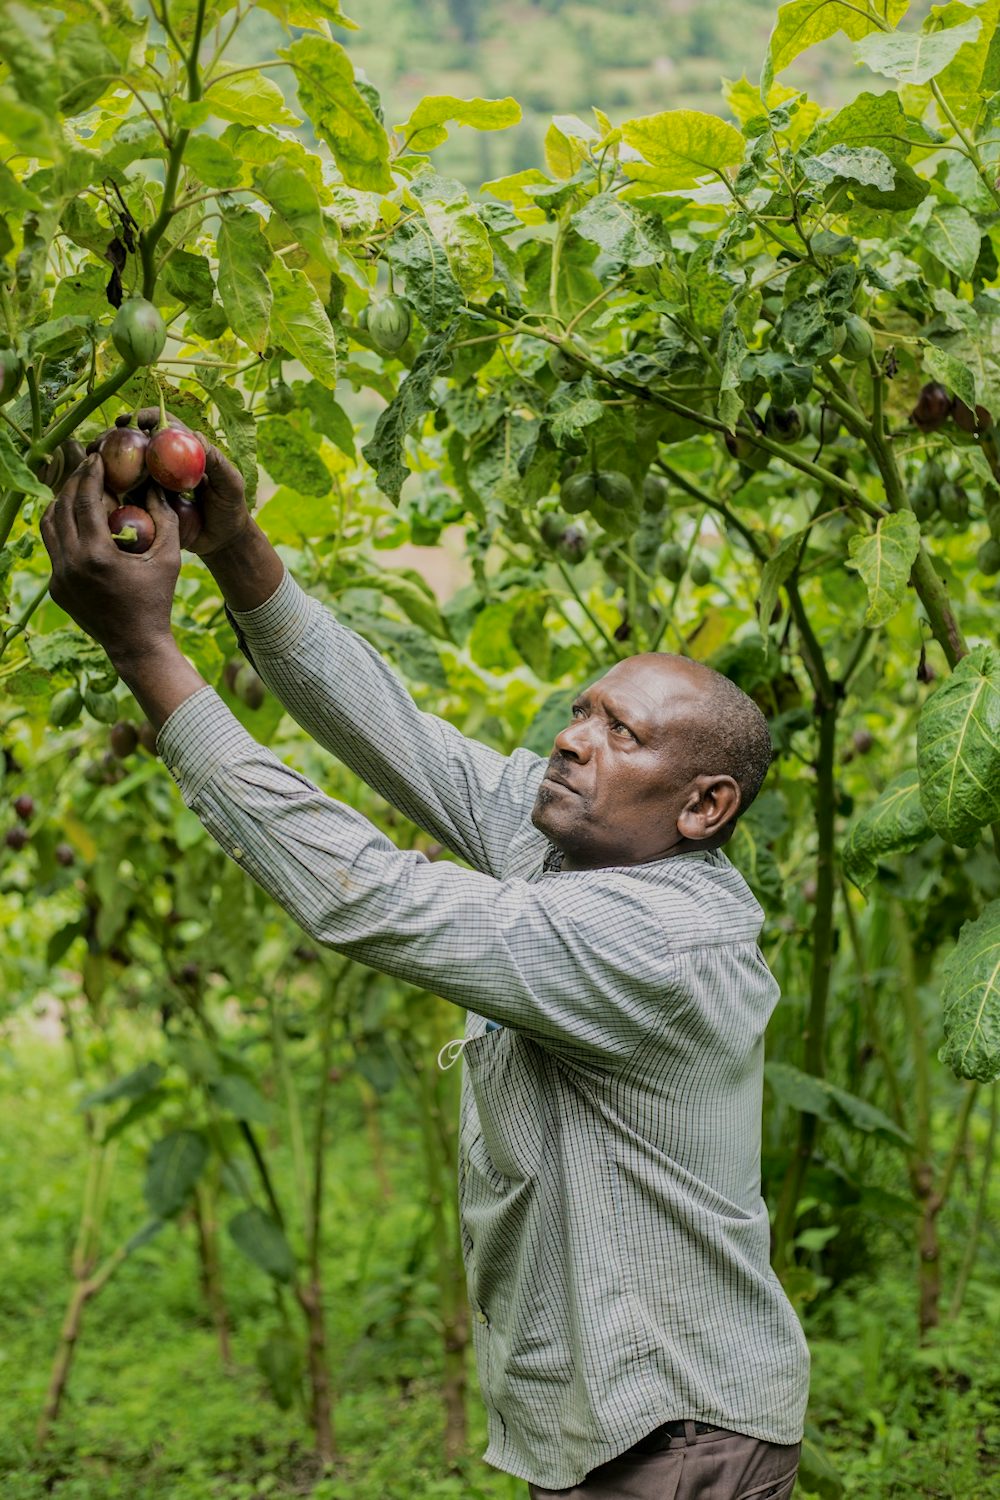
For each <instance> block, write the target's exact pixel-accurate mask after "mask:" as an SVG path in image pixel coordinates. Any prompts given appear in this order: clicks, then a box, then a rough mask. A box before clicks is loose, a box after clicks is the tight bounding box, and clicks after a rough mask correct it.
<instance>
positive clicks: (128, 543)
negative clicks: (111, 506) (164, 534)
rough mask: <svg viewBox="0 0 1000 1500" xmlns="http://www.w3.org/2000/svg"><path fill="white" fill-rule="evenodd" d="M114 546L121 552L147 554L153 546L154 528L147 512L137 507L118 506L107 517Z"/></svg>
mask: <svg viewBox="0 0 1000 1500" xmlns="http://www.w3.org/2000/svg"><path fill="white" fill-rule="evenodd" d="M108 525H109V527H110V528H111V535H112V537H113V538H114V543H115V546H116V547H118V548H120V550H121V551H122V552H135V553H139V552H148V551H149V549H150V547H151V546H152V545H153V538H154V537H155V535H156V527H155V526H154V525H153V518H152V516H151V515H150V514H149V512H148V511H147V510H140V509H139V507H138V505H119V507H118V509H117V510H114V511H112V512H111V514H110V516H109V517H108Z"/></svg>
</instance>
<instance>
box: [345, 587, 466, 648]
mask: <svg viewBox="0 0 1000 1500" xmlns="http://www.w3.org/2000/svg"><path fill="white" fill-rule="evenodd" d="M349 586H350V587H351V588H352V589H376V590H377V591H378V592H379V593H380V594H385V596H386V597H387V598H388V599H393V600H395V602H396V603H397V604H398V605H399V607H400V609H401V610H402V611H403V613H404V614H405V615H406V616H407V617H408V618H409V619H410V620H412V621H413V623H414V625H419V627H420V629H421V630H426V631H427V633H428V635H434V636H437V637H438V638H439V639H440V640H445V641H447V640H450V639H451V632H450V630H449V629H448V626H447V625H446V624H445V621H444V619H443V617H442V615H441V611H440V610H439V609H438V606H437V602H436V601H435V599H434V597H433V595H432V594H428V593H427V592H426V591H425V590H424V589H423V588H422V587H421V586H420V584H419V583H418V582H416V581H415V579H414V578H407V577H406V575H405V574H404V573H389V572H385V573H366V574H363V575H362V576H361V577H360V578H352V579H351V581H350V585H349Z"/></svg>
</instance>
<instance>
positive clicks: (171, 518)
mask: <svg viewBox="0 0 1000 1500" xmlns="http://www.w3.org/2000/svg"><path fill="white" fill-rule="evenodd" d="M146 509H147V510H148V511H149V514H150V515H151V516H152V518H153V525H154V526H155V527H156V536H155V537H154V538H153V545H152V546H151V547H150V549H149V553H148V554H147V555H148V556H153V555H155V554H156V553H160V552H167V553H176V554H177V556H178V558H179V557H180V551H181V543H180V536H179V534H178V532H179V527H178V522H177V512H176V511H175V510H174V508H173V506H172V505H171V504H170V503H169V502H168V501H167V499H166V496H165V495H164V493H163V491H162V490H161V489H160V486H159V485H158V484H150V485H147V487H146Z"/></svg>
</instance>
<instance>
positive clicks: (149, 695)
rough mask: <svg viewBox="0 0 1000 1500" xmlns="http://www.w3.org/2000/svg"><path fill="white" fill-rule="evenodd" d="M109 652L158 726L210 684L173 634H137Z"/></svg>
mask: <svg viewBox="0 0 1000 1500" xmlns="http://www.w3.org/2000/svg"><path fill="white" fill-rule="evenodd" d="M108 655H109V656H110V658H111V662H112V665H113V666H114V668H115V670H116V672H117V673H118V675H119V677H120V678H121V679H122V681H123V682H124V683H125V685H126V687H127V688H128V689H129V690H130V692H131V693H132V695H133V696H134V698H135V699H136V701H137V702H138V703H139V706H140V707H141V708H142V710H143V712H144V713H145V715H146V717H147V719H148V720H149V722H150V723H151V724H152V726H153V728H154V729H157V730H159V729H160V728H161V727H162V726H163V725H164V724H165V723H166V721H167V719H169V717H170V715H171V714H172V713H173V712H174V709H176V708H179V707H180V705H181V704H182V703H183V702H184V701H185V699H187V698H190V697H191V696H192V694H194V693H197V692H200V691H201V689H202V688H203V687H206V686H207V684H206V682H205V680H204V678H203V677H202V676H201V674H200V672H198V671H197V669H196V668H195V667H193V666H192V665H191V663H190V662H189V661H188V659H187V657H186V656H185V655H184V654H183V652H182V651H181V649H180V647H179V646H178V644H177V642H176V641H175V640H174V638H173V636H172V635H156V636H152V637H149V638H146V639H142V638H136V639H135V640H134V641H129V642H128V644H127V645H122V646H120V647H118V648H116V649H109V650H108Z"/></svg>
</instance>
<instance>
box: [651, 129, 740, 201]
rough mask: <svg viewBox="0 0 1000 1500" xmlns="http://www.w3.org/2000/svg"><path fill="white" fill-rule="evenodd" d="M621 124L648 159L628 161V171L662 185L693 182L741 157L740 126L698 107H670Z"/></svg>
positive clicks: (737, 162)
mask: <svg viewBox="0 0 1000 1500" xmlns="http://www.w3.org/2000/svg"><path fill="white" fill-rule="evenodd" d="M621 130H622V139H623V140H624V141H625V142H626V143H627V144H628V145H629V146H631V147H632V148H633V149H634V150H636V151H640V152H641V153H642V155H643V156H644V157H645V159H646V161H647V163H648V166H642V165H641V164H639V163H636V162H625V163H624V164H623V165H624V167H625V171H626V172H627V173H628V175H629V176H630V177H636V178H639V179H640V180H641V181H643V182H647V183H650V184H651V185H653V186H655V187H656V188H657V189H659V190H660V191H666V190H667V189H669V188H682V187H693V186H694V184H695V183H697V182H698V180H699V179H700V178H702V177H705V176H707V175H708V174H709V173H713V174H715V175H718V174H721V173H722V172H723V171H724V170H725V168H726V167H735V166H737V165H738V164H739V162H741V161H742V159H743V147H744V141H743V137H742V136H741V135H740V132H739V131H738V130H737V129H736V127H735V126H734V125H730V124H728V123H727V122H726V121H725V120H720V119H719V117H718V116H717V115H706V114H702V113H701V111H700V110H697V109H668V110H665V111H664V112H663V114H659V115H645V116H643V117H642V118H641V119H638V120H626V122H625V124H624V125H623V126H622V127H621Z"/></svg>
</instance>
